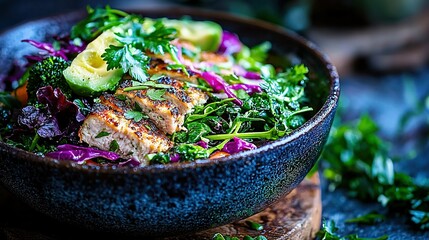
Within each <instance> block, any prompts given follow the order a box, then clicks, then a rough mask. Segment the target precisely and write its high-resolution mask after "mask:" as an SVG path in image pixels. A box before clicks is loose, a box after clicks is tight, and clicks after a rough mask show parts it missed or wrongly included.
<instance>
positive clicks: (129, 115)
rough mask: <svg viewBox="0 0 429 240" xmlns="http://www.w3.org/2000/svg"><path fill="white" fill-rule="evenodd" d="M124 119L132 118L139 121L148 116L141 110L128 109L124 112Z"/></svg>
mask: <svg viewBox="0 0 429 240" xmlns="http://www.w3.org/2000/svg"><path fill="white" fill-rule="evenodd" d="M124 117H125V119H128V120H130V119H132V120H133V121H134V122H140V121H141V120H142V119H143V118H148V116H146V115H145V114H143V113H142V112H141V111H135V110H128V111H126V112H125V114H124Z"/></svg>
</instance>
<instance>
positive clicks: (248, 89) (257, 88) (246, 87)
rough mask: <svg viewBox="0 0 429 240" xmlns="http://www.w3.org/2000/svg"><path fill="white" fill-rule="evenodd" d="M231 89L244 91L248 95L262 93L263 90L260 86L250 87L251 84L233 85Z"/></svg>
mask: <svg viewBox="0 0 429 240" xmlns="http://www.w3.org/2000/svg"><path fill="white" fill-rule="evenodd" d="M231 88H232V89H234V90H238V89H243V90H244V91H246V92H247V93H248V94H254V93H260V92H262V88H261V87H260V86H259V85H250V84H242V83H239V84H234V85H231Z"/></svg>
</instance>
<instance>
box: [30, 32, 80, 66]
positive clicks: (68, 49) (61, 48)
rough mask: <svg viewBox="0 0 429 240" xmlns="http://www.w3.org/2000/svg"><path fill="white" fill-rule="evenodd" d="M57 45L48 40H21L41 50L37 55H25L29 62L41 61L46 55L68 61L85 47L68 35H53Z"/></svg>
mask: <svg viewBox="0 0 429 240" xmlns="http://www.w3.org/2000/svg"><path fill="white" fill-rule="evenodd" d="M54 39H55V41H56V43H58V44H57V46H58V47H57V46H54V44H53V43H48V42H38V41H35V40H30V39H24V40H22V42H27V43H30V44H31V45H33V46H34V47H36V48H38V49H40V50H42V51H41V52H39V55H30V56H26V58H27V60H28V61H29V62H36V61H37V62H38V61H42V60H43V59H44V58H46V57H48V56H55V57H61V58H63V59H64V60H66V61H68V60H69V59H70V58H72V57H73V56H74V55H76V54H78V53H80V52H82V51H83V50H84V49H85V47H86V46H85V45H84V44H81V45H75V43H74V42H73V41H72V40H71V39H70V38H69V37H58V36H57V37H54Z"/></svg>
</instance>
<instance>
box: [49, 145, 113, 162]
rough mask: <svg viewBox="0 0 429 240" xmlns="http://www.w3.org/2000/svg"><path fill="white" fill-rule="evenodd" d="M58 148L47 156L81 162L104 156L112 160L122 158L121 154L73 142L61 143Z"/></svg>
mask: <svg viewBox="0 0 429 240" xmlns="http://www.w3.org/2000/svg"><path fill="white" fill-rule="evenodd" d="M57 148H58V150H57V151H55V152H50V153H47V154H46V156H47V157H50V158H55V159H58V160H71V161H74V162H77V163H80V164H81V163H83V162H85V161H87V160H90V159H94V158H104V159H107V160H111V161H115V160H118V159H119V158H120V156H119V155H118V154H116V153H114V152H109V151H104V150H100V149H96V148H89V147H82V146H76V145H71V144H63V145H59V146H58V147H57Z"/></svg>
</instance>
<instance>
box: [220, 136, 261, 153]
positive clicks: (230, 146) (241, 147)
mask: <svg viewBox="0 0 429 240" xmlns="http://www.w3.org/2000/svg"><path fill="white" fill-rule="evenodd" d="M255 148H256V145H255V144H253V143H249V142H246V141H244V140H243V139H240V138H238V137H234V138H233V139H232V141H230V142H228V143H227V144H225V146H224V147H223V148H222V151H224V152H227V153H229V154H234V153H238V152H242V151H245V150H251V149H255Z"/></svg>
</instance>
